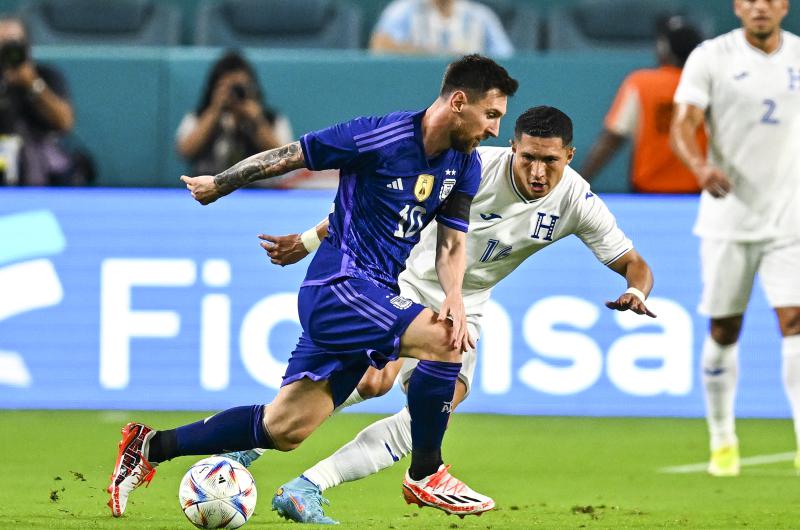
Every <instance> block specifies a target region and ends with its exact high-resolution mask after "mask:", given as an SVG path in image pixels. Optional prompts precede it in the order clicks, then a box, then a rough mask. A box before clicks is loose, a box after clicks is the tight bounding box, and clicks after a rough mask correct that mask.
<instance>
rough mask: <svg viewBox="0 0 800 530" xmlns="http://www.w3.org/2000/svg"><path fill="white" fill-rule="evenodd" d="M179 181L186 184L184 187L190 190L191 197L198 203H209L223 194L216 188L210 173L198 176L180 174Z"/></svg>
mask: <svg viewBox="0 0 800 530" xmlns="http://www.w3.org/2000/svg"><path fill="white" fill-rule="evenodd" d="M181 181H183V183H184V184H186V189H187V190H189V191H190V192H192V198H193V199H194V200H196V201H197V202H199V203H200V204H211V203H212V202H214V201H216V200H217V199H219V198H220V197H222V195H223V194H222V193H220V191H219V189H217V185H216V184H215V183H214V177H213V176H212V175H201V176H199V177H187V176H186V175H183V176H181Z"/></svg>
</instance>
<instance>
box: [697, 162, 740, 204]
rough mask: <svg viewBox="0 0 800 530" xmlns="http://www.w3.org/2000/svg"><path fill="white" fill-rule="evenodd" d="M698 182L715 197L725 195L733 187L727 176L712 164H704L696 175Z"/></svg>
mask: <svg viewBox="0 0 800 530" xmlns="http://www.w3.org/2000/svg"><path fill="white" fill-rule="evenodd" d="M698 182H699V184H700V187H701V188H703V189H704V190H706V191H707V192H708V193H710V194H711V196H712V197H715V198H717V199H721V198H722V197H724V196H726V195H727V194H728V193H730V191H731V188H733V184H731V181H730V179H729V178H728V176H727V175H725V173H723V172H722V170H721V169H719V168H716V167H714V166H708V165H707V166H705V167H704V168H703V169H702V170H701V171H700V174H699V175H698Z"/></svg>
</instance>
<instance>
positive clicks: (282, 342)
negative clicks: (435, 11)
mask: <svg viewBox="0 0 800 530" xmlns="http://www.w3.org/2000/svg"><path fill="white" fill-rule="evenodd" d="M331 200H332V192H329V191H317V192H314V191H288V192H278V191H250V190H243V191H239V192H237V193H236V194H234V195H232V196H230V197H226V198H225V199H223V200H221V201H219V202H217V203H215V204H213V205H210V206H207V207H201V206H199V205H198V204H197V203H195V202H194V201H192V200H191V199H190V198H189V196H188V194H187V193H186V192H185V191H183V190H181V191H178V190H165V189H149V190H148V189H131V190H117V189H90V190H80V189H72V190H58V189H6V190H4V191H3V193H1V194H0V242H2V244H0V407H2V408H98V409H99V408H102V409H107V408H124V409H129V408H136V409H151V408H152V409H220V408H224V407H228V406H232V405H237V404H245V403H255V402H267V401H269V400H270V399H271V398H272V397H273V396H274V395H275V392H276V389H277V388H278V386H279V385H280V381H281V375H282V373H283V370H284V367H285V362H286V359H287V358H288V353H289V352H290V351H291V350H292V348H293V347H294V343H295V340H296V337H297V336H298V333H299V325H298V323H297V313H296V306H295V301H296V296H297V295H296V293H297V288H298V286H299V284H300V282H301V280H302V278H303V275H304V273H305V268H306V265H307V263H308V260H306V261H304V262H301V263H300V264H298V265H295V266H291V267H285V268H279V267H275V266H273V265H271V264H269V263H268V260H267V259H266V256H265V253H264V252H263V250H262V249H261V248H260V247H259V245H258V240H257V238H256V235H257V234H258V233H261V232H266V233H272V234H282V233H290V232H298V231H302V230H304V229H305V228H307V227H308V226H312V225H313V224H314V223H316V222H317V220H318V219H319V218H320V217H321V216H322V215H324V213H325V212H327V211H328V208H329V205H330V201H331ZM605 200H606V201H607V203H608V205H609V207H610V208H611V210H612V211H613V212H615V214H616V215H617V217H618V220H619V223H620V225H621V226H622V228H623V229H625V230H626V232H627V234H628V235H629V236H630V237H631V238H632V239H633V240H634V242H635V244H636V247H637V249H638V250H639V252H640V253H641V254H642V255H643V256H645V258H646V259H647V260H648V261H649V263H650V264H651V266H652V268H653V270H654V273H655V279H656V282H655V290H654V293H653V297H652V298H650V299H649V300H648V305H650V307H651V308H652V309H653V311H655V312H656V313H657V314H658V318H657V319H655V320H651V319H648V318H646V317H641V316H636V315H633V314H631V313H619V312H614V311H610V310H608V309H606V308H605V307H604V306H603V302H604V301H606V300H613V299H615V298H616V297H617V296H618V295H619V294H620V293H621V292H622V291H623V290H624V288H625V285H624V281H623V279H622V278H620V277H618V276H617V275H616V274H614V273H613V272H611V271H610V270H608V269H606V268H605V267H604V266H602V265H601V264H600V263H598V262H597V261H596V260H595V258H594V257H593V255H592V254H591V253H590V252H589V251H588V250H587V249H585V248H584V247H583V246H582V244H581V243H580V241H579V240H578V239H577V238H570V239H568V240H566V241H562V242H559V243H557V244H555V245H553V246H552V247H551V248H548V249H545V250H543V251H542V252H541V253H539V254H537V255H536V256H535V257H534V258H532V259H531V260H529V261H528V262H527V263H524V264H523V265H522V266H521V267H519V269H518V270H517V271H515V272H514V273H513V274H512V276H511V277H509V278H507V279H506V280H505V281H504V282H502V283H501V284H500V285H499V286H498V287H497V289H496V290H495V292H494V296H493V298H492V301H491V302H490V303H489V305H488V306H487V308H486V314H485V316H484V322H483V329H484V332H483V336H482V338H481V341H480V343H479V345H480V346H479V347H480V361H479V364H478V366H477V370H476V376H475V381H474V386H473V388H472V393H471V395H470V397H469V399H468V400H467V401H466V402H465V404H464V405H463V409H462V410H465V411H471V412H494V413H510V414H558V415H624V416H701V415H702V412H703V404H702V396H701V389H700V386H699V381H700V374H699V373H698V369H697V366H698V360H697V359H698V351H699V349H700V346H701V343H702V341H703V337H704V333H705V331H704V329H705V325H706V324H705V320H704V319H702V318H700V317H698V316H697V315H696V314H695V309H694V308H695V305H696V303H697V299H698V296H699V291H700V280H699V271H698V243H697V240H696V239H695V238H694V237H693V236H692V235H691V225H692V222H693V218H694V213H695V210H696V207H697V201H696V198H693V197H657V196H649V197H648V196H637V197H632V196H626V195H609V196H607V197H605ZM545 213H546V212H545ZM779 346H780V343H779V336H778V332H777V327H776V325H775V320H774V316H773V314H772V312H771V311H770V310H769V309H768V307H767V304H766V302H765V300H764V297H763V295H762V293H761V291H760V289H756V290H755V293H754V298H753V300H752V302H751V307H750V312H749V314H748V318H747V319H745V328H744V331H743V339H742V350H741V351H742V354H741V362H742V365H741V370H740V374H741V387H740V392H739V402H738V413H739V415H740V416H756V417H788V414H789V411H788V405H787V404H786V402H785V398H784V396H783V390H782V385H781V383H780V350H779ZM403 401H404V399H403V395H402V394H401V393H400V392H399V391H398V390H394V391H393V392H392V393H390V395H388V396H386V397H384V398H380V399H375V400H371V401H369V402H367V403H364V404H362V405H359V407H357V408H356V409H355V410H359V411H380V412H390V411H394V410H397V408H398V407H399V406H401V405H402V403H403Z"/></svg>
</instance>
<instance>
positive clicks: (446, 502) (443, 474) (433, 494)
mask: <svg viewBox="0 0 800 530" xmlns="http://www.w3.org/2000/svg"><path fill="white" fill-rule="evenodd" d="M448 469H450V466H449V465H448V466H444V465H442V466H439V471H437V472H436V473H434V474H433V475H429V476H427V477H425V478H423V479H422V480H412V479H411V477H410V476H409V475H408V472H406V476H405V478H404V479H403V497H405V499H406V502H407V503H408V504H418V505H419V506H420V507H422V506H430V507H432V508H438V509H440V510H442V511H444V512H447V513H448V514H455V515H458V516H459V517H461V518H464V516H466V515H481V514H482V513H483V512H488V511H489V510H491V509H493V508H494V500H493V499H492V498H490V497H487V496H486V495H481V494H480V493H478V492H476V491H473V490H472V489H471V488H470V487H469V486H467V485H466V484H464V483H463V482H461V481H460V480H458V479H457V478H455V477H454V476H453V475H451V474H450V472H449V471H448Z"/></svg>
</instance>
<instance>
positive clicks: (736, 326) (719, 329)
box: [709, 316, 742, 346]
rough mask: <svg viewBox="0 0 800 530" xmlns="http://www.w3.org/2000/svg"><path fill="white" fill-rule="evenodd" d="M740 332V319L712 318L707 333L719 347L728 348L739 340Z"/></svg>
mask: <svg viewBox="0 0 800 530" xmlns="http://www.w3.org/2000/svg"><path fill="white" fill-rule="evenodd" d="M741 330H742V317H740V316H735V317H726V318H713V319H711V324H710V327H709V333H710V335H711V338H712V339H714V342H716V343H717V344H719V345H720V346H729V345H731V344H734V343H735V342H736V341H737V340H739V333H740V332H741Z"/></svg>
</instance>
